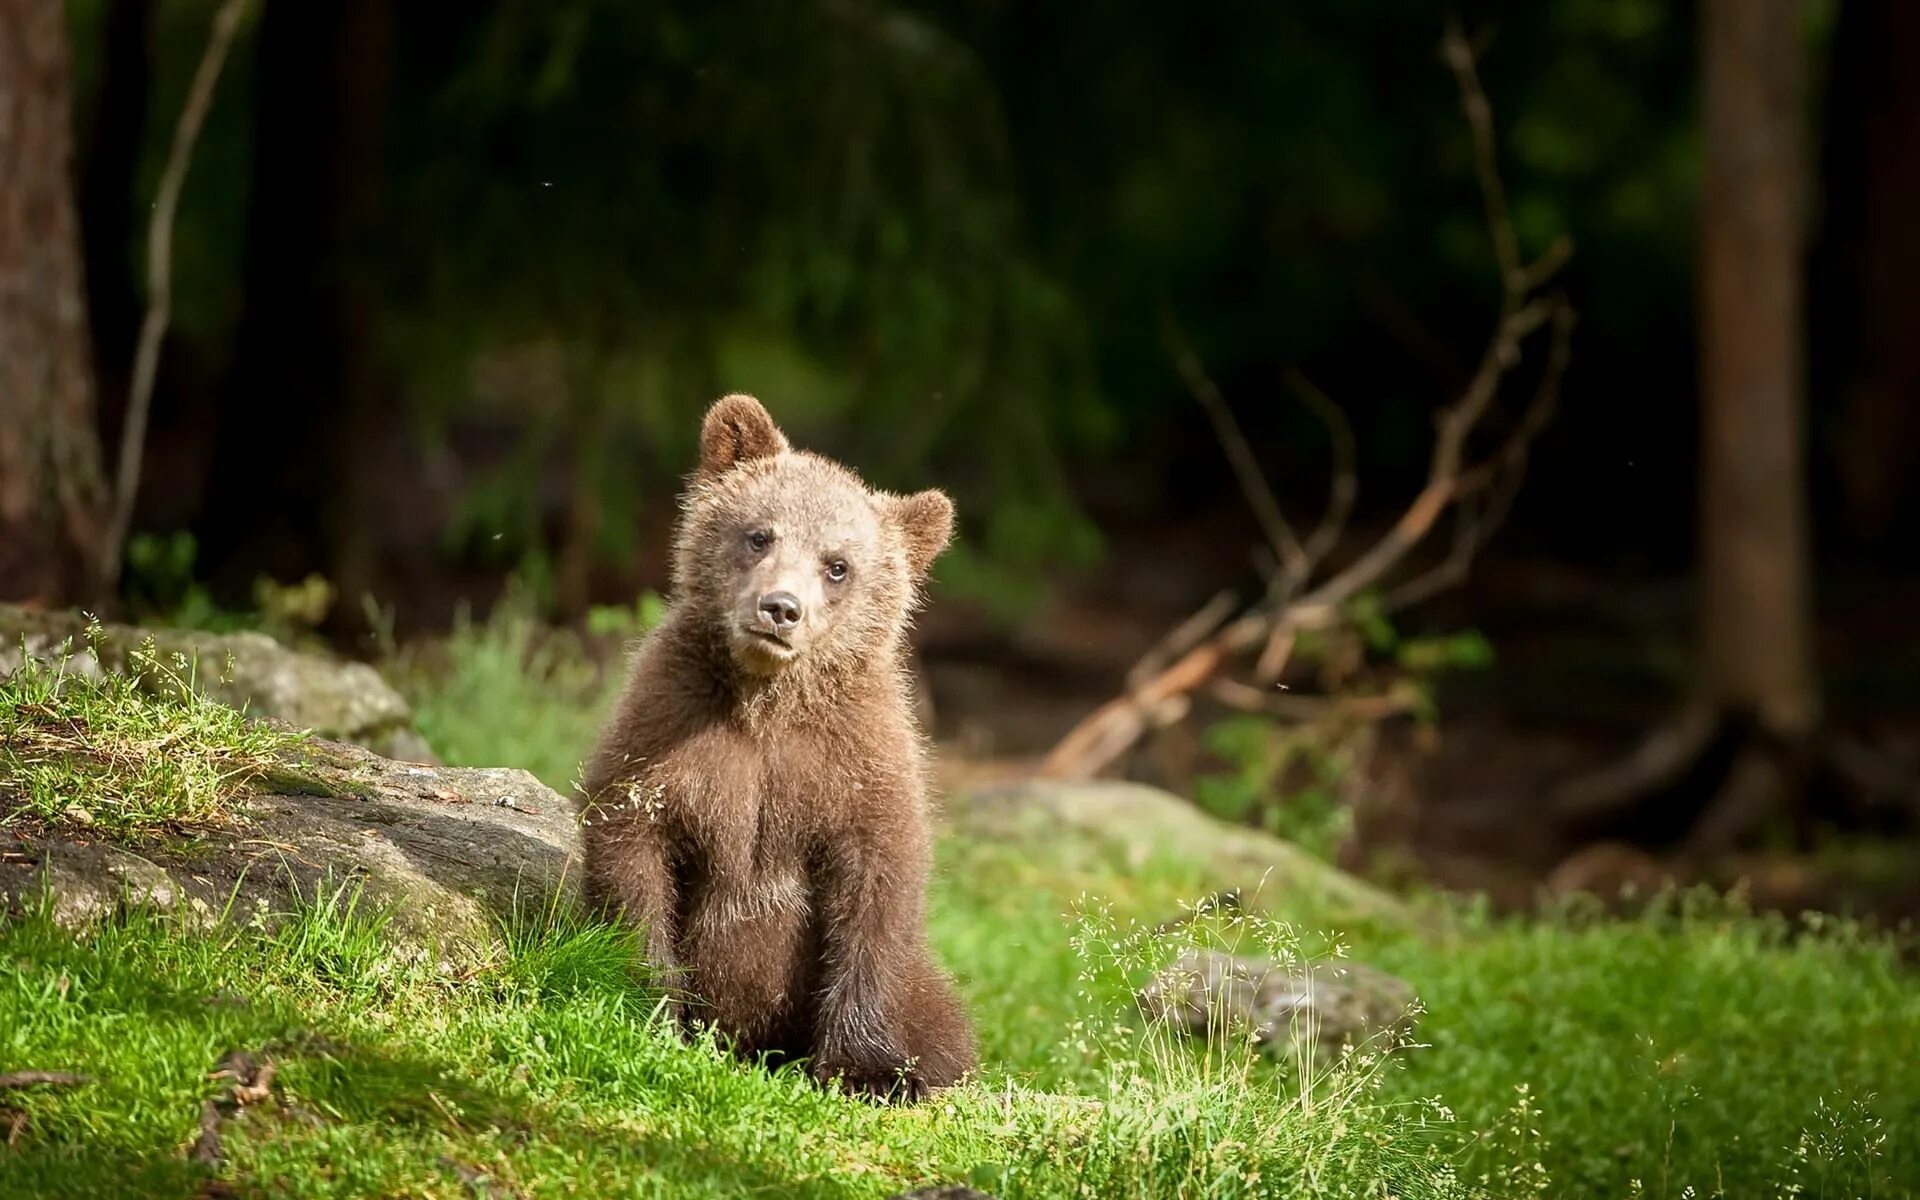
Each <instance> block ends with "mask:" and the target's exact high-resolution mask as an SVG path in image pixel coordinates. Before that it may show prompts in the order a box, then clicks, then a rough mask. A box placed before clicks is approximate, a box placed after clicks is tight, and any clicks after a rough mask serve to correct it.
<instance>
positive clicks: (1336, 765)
mask: <svg viewBox="0 0 1920 1200" xmlns="http://www.w3.org/2000/svg"><path fill="white" fill-rule="evenodd" d="M1202 741H1203V743H1204V744H1205V746H1206V748H1207V750H1208V751H1209V752H1210V753H1212V754H1213V755H1214V756H1215V757H1217V758H1219V759H1220V760H1221V762H1222V763H1224V764H1225V766H1226V770H1225V771H1224V772H1222V773H1218V774H1210V775H1202V776H1200V777H1199V778H1197V779H1195V780H1194V781H1193V798H1194V801H1195V803H1197V804H1199V805H1200V807H1202V808H1204V809H1206V810H1207V811H1208V812H1210V813H1212V814H1213V815H1214V816H1217V817H1220V818H1221V819H1223V820H1228V821H1242V822H1252V823H1254V824H1258V825H1260V826H1261V827H1263V828H1265V829H1266V830H1267V831H1268V832H1269V833H1276V834H1279V835H1280V836H1281V837H1284V838H1286V839H1288V840H1289V841H1292V842H1296V843H1298V844H1299V845H1300V847H1301V848H1302V849H1305V850H1306V851H1308V852H1309V853H1311V854H1317V855H1319V856H1320V857H1322V858H1332V857H1333V854H1334V851H1335V850H1337V849H1338V848H1339V845H1340V842H1341V839H1343V838H1345V837H1346V835H1347V831H1348V829H1349V828H1350V827H1351V825H1352V814H1351V813H1350V812H1349V811H1348V810H1347V808H1346V806H1345V805H1344V804H1343V803H1342V802H1341V798H1340V790H1339V787H1340V782H1341V780H1342V779H1344V778H1345V776H1346V774H1347V772H1348V771H1350V770H1351V769H1352V763H1351V760H1350V758H1349V756H1348V755H1347V754H1346V753H1345V747H1343V746H1341V745H1339V744H1337V743H1336V744H1333V745H1328V744H1325V743H1324V742H1323V741H1322V739H1321V736H1320V731H1317V730H1315V731H1309V732H1307V733H1306V734H1302V733H1301V732H1300V731H1298V730H1295V729H1290V728H1289V727H1287V726H1283V725H1281V724H1280V723H1279V722H1276V721H1275V720H1273V719H1272V718H1270V717H1259V716H1252V715H1247V714H1240V715H1236V716H1231V717H1227V718H1225V719H1223V720H1221V721H1218V722H1216V723H1215V724H1213V725H1211V726H1209V727H1208V728H1207V730H1206V731H1205V733H1204V734H1203V736H1202Z"/></svg>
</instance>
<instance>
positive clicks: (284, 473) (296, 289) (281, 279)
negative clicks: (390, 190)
mask: <svg viewBox="0 0 1920 1200" xmlns="http://www.w3.org/2000/svg"><path fill="white" fill-rule="evenodd" d="M389 19H390V13H389V9H388V7H387V4H386V3H385V0H343V2H342V3H338V4H308V3H300V2H298V0H269V2H268V3H267V5H266V8H265V11H264V13H263V16H262V19H261V25H260V32H259V43H258V53H257V59H256V61H257V64H258V65H257V70H258V78H257V81H256V85H255V134H254V158H253V196H252V207H251V209H250V211H249V214H248V226H247V242H246V251H245V254H246V265H245V294H246V311H245V315H244V316H243V317H242V320H241V325H240V330H239V334H238V341H239V344H238V346H237V348H236V352H235V362H234V368H233V371H232V374H231V376H230V378H229V380H228V383H227V386H226V387H225V388H224V389H223V394H222V400H221V413H220V428H219V432H218V435H217V440H216V446H215V451H214V465H213V476H214V481H213V484H212V486H211V488H210V491H209V496H208V507H207V513H206V516H205V518H204V520H203V524H202V533H203V545H204V547H205V552H206V564H207V566H208V568H209V569H210V570H211V571H212V572H213V573H214V577H215V580H216V582H217V583H219V584H220V585H221V587H222V590H223V591H225V592H227V593H228V594H234V593H239V594H244V590H245V589H246V588H247V587H248V586H249V585H250V584H251V581H252V580H253V578H254V577H255V575H256V574H260V573H264V574H269V575H273V576H275V577H278V578H293V577H297V576H299V575H302V574H304V573H306V572H309V571H321V572H323V573H326V574H328V575H329V576H330V577H331V578H332V579H333V581H334V583H335V584H336V585H337V586H339V587H340V589H341V594H342V596H343V597H344V598H345V599H346V600H348V601H350V602H353V604H354V606H355V607H357V602H358V600H359V594H358V592H359V589H360V588H361V587H363V586H365V583H366V576H367V574H368V573H369V570H370V558H371V551H370V544H371V543H370V541H369V538H370V535H371V533H372V532H373V530H372V528H371V526H372V523H373V522H374V521H375V520H376V519H377V518H376V515H375V514H372V513H370V512H368V511H367V497H368V491H369V488H368V486H367V485H368V483H369V477H368V464H369V460H370V456H371V455H372V454H373V447H372V445H371V442H372V438H373V435H374V433H375V432H376V431H377V429H378V428H379V426H380V420H379V414H380V409H381V405H382V402H383V399H384V397H383V396H382V394H381V379H380V376H379V374H378V372H377V369H376V363H375V359H374V355H373V347H372V345H371V327H370V315H369V309H370V299H371V298H370V291H369V289H368V287H367V286H366V284H365V282H364V271H365V268H366V262H367V260H366V256H365V253H364V243H363V238H364V235H365V232H366V229H367V224H368V217H369V213H370V210H371V207H372V196H373V189H374V184H375V179H376V175H377V166H378V163H377V143H378V137H379V132H380V126H381V118H382V113H383V109H384V104H385V89H386V74H385V73H386V70H387V49H388V36H389Z"/></svg>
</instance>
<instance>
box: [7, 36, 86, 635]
mask: <svg viewBox="0 0 1920 1200" xmlns="http://www.w3.org/2000/svg"><path fill="white" fill-rule="evenodd" d="M66 21H67V17H66V6H65V5H63V4H61V3H59V2H58V0H0V598H11V599H22V598H24V599H31V600H36V601H43V602H46V603H54V604H58V603H69V602H73V601H77V600H84V599H93V598H96V597H95V596H94V592H95V588H96V586H97V584H96V581H97V579H98V571H97V567H96V564H97V560H98V545H99V539H100V535H101V530H102V524H103V519H104V516H105V510H104V506H103V501H104V493H103V490H102V485H101V473H100V441H99V435H98V433H97V432H96V430H95V429H94V397H93V377H92V372H91V366H90V364H89V361H88V353H89V351H88V341H87V304H86V290H85V286H84V283H83V280H82V274H81V258H80V227H79V220H78V218H77V216H76V214H75V209H74V198H73V180H72V175H71V172H72V166H73V134H72V128H71V126H72V120H73V114H72V82H71V78H70V74H69V67H68V59H67V24H66Z"/></svg>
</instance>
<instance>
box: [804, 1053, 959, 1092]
mask: <svg viewBox="0 0 1920 1200" xmlns="http://www.w3.org/2000/svg"><path fill="white" fill-rule="evenodd" d="M813 1077H814V1078H815V1079H816V1080H818V1081H819V1082H820V1083H822V1084H825V1085H828V1086H834V1085H838V1086H839V1087H840V1089H841V1090H843V1091H845V1092H846V1093H847V1094H849V1095H852V1096H857V1097H859V1098H860V1099H862V1100H871V1101H874V1102H876V1103H881V1104H918V1103H919V1102H920V1101H922V1100H925V1099H926V1098H927V1097H928V1096H929V1095H930V1094H931V1093H932V1091H933V1089H932V1088H930V1087H929V1086H927V1081H926V1080H925V1079H923V1078H922V1077H921V1075H920V1071H919V1066H918V1064H917V1063H916V1062H915V1061H914V1060H912V1059H910V1058H907V1057H906V1056H904V1055H901V1054H896V1053H891V1052H885V1051H882V1052H878V1053H867V1054H846V1053H844V1052H836V1051H833V1050H823V1051H822V1052H821V1053H820V1054H818V1055H816V1056H815V1057H814V1060H813Z"/></svg>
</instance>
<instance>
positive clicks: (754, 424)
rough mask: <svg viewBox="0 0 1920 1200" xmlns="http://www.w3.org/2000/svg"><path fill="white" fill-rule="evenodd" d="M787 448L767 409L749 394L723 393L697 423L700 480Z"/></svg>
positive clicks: (719, 474) (782, 435)
mask: <svg viewBox="0 0 1920 1200" xmlns="http://www.w3.org/2000/svg"><path fill="white" fill-rule="evenodd" d="M786 448H787V438H786V435H785V434H783V433H781V432H780V428H779V426H777V425H775V424H774V423H773V418H772V417H770V416H768V415H767V410H766V409H764V408H762V407H761V406H760V402H759V401H758V400H755V399H754V398H753V397H752V396H743V395H738V394H736V395H732V396H722V397H720V399H718V400H716V401H714V402H713V407H712V408H709V409H708V410H707V418H706V420H705V421H703V422H701V424H700V471H699V477H700V478H701V479H715V478H718V477H719V476H721V475H724V474H725V473H727V472H728V471H731V470H732V469H733V468H735V467H737V466H739V465H740V464H741V463H744V462H751V461H752V460H754V459H756V458H771V457H773V456H774V455H776V454H779V453H780V452H781V451H783V450H785V449H786Z"/></svg>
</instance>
